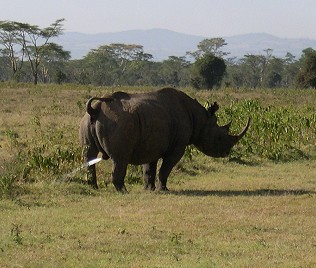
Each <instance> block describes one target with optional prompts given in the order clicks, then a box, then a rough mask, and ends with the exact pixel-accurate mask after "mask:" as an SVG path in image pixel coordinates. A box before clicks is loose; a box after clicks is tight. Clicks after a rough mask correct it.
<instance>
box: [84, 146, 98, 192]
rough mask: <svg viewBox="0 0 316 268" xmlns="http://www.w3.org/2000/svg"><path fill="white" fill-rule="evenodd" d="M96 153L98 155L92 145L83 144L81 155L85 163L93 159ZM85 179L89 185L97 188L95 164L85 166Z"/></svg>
mask: <svg viewBox="0 0 316 268" xmlns="http://www.w3.org/2000/svg"><path fill="white" fill-rule="evenodd" d="M97 155H98V151H97V148H96V147H95V146H93V145H90V146H85V147H84V148H83V150H82V156H83V159H84V162H85V163H87V162H88V161H90V160H92V159H95V158H96V157H97ZM86 180H87V182H88V184H89V185H91V186H92V187H93V188H95V189H98V183H97V174H96V169H95V165H92V166H89V167H88V168H87V173H86Z"/></svg>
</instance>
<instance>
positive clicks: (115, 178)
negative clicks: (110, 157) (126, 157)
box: [112, 161, 127, 192]
mask: <svg viewBox="0 0 316 268" xmlns="http://www.w3.org/2000/svg"><path fill="white" fill-rule="evenodd" d="M126 169H127V162H117V161H113V170H112V182H113V184H114V186H115V189H116V190H117V191H119V192H127V190H126V187H125V184H124V178H125V175H126Z"/></svg>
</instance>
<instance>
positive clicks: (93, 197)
mask: <svg viewBox="0 0 316 268" xmlns="http://www.w3.org/2000/svg"><path fill="white" fill-rule="evenodd" d="M115 90H130V91H146V90H148V89H147V88H131V89H128V88H93V87H79V86H76V85H65V86H56V85H48V86H46V85H39V86H37V87H34V86H32V85H28V84H2V85H0V95H1V98H0V112H1V116H0V216H1V224H0V264H1V267H316V257H315V256H316V234H315V222H316V214H315V211H316V202H315V201H316V179H315V178H316V161H315V143H316V140H315V132H316V127H315V126H316V119H315V114H316V113H315V108H314V107H316V105H315V104H316V93H315V91H312V90H305V91H295V90H282V89H280V90H275V91H271V90H265V89H260V90H239V91H236V90H231V89H228V90H221V91H211V92H209V91H193V90H191V89H185V90H186V92H187V93H188V94H189V95H191V96H192V97H194V98H197V99H198V100H199V101H200V102H201V103H203V104H204V103H206V101H207V100H208V101H209V102H212V101H218V102H219V104H220V105H221V110H220V111H219V122H220V123H221V124H224V123H227V121H229V120H230V119H233V126H232V128H233V129H232V131H233V132H238V131H240V130H241V128H242V127H243V124H245V122H246V118H247V116H248V115H250V116H251V118H252V123H251V128H250V129H249V132H248V133H247V135H246V136H245V137H244V139H243V140H242V142H241V143H240V144H239V145H238V146H237V147H236V148H235V149H234V151H233V152H232V155H231V156H230V157H229V158H227V159H219V160H216V159H212V158H208V157H206V156H203V155H202V154H200V153H198V152H197V151H196V150H195V149H192V148H191V147H190V148H189V149H188V150H187V151H186V154H185V157H184V158H183V160H182V161H181V162H180V163H179V164H178V165H177V167H176V168H175V169H174V170H173V172H172V174H171V176H170V178H169V181H168V186H169V188H170V189H171V191H170V192H168V193H159V192H154V193H151V192H146V191H143V189H142V185H141V182H140V181H141V180H140V178H139V176H140V171H139V169H136V168H130V169H129V171H128V176H127V178H126V180H127V182H128V184H127V188H128V190H129V193H128V194H125V195H122V194H119V193H116V192H115V190H114V187H113V186H112V185H111V184H108V185H106V184H105V183H104V182H103V180H104V179H108V178H109V176H110V171H111V162H110V161H102V162H100V163H99V164H98V165H97V170H98V175H99V182H100V185H101V188H100V190H97V191H96V190H93V189H91V188H90V187H89V186H87V185H85V184H84V183H82V182H83V181H82V177H83V176H82V175H83V174H82V172H78V173H75V174H73V175H72V176H71V179H72V181H71V182H68V178H67V177H66V174H69V173H71V172H72V171H73V170H74V169H76V168H78V167H79V166H80V165H81V157H80V152H81V148H80V146H79V144H78V141H77V140H78V137H77V136H78V125H79V122H80V118H81V116H82V115H83V113H84V106H85V101H86V100H87V98H88V97H89V96H93V95H98V96H100V95H102V94H103V93H104V92H113V91H115ZM285 128H287V130H285Z"/></svg>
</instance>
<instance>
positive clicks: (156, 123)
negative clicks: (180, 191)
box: [79, 88, 250, 191]
mask: <svg viewBox="0 0 316 268" xmlns="http://www.w3.org/2000/svg"><path fill="white" fill-rule="evenodd" d="M93 102H94V103H93ZM218 109H219V106H218V105H217V103H216V102H215V103H214V104H213V105H211V106H210V107H209V108H208V109H206V108H204V107H203V106H202V105H201V104H200V103H199V102H198V101H197V100H195V99H192V98H191V97H189V96H188V95H187V94H185V93H184V92H182V91H179V90H177V89H174V88H163V89H160V90H158V91H154V92H149V93H138V94H128V93H124V92H116V93H113V94H112V95H108V96H103V97H102V98H98V97H93V98H91V99H89V100H88V102H87V105H86V114H85V115H84V117H83V118H82V120H81V123H80V129H79V139H80V143H81V145H82V146H83V147H84V148H85V150H84V151H83V152H84V153H83V157H84V160H85V161H89V160H91V159H94V158H96V157H97V155H98V154H99V153H101V154H102V157H103V159H109V158H111V160H112V161H113V169H112V182H113V184H114V186H115V188H116V190H118V191H125V190H126V188H125V185H124V177H125V175H126V169H127V166H128V164H133V165H143V177H144V188H145V189H150V190H155V188H156V185H155V180H156V170H157V162H158V160H159V159H162V163H161V167H160V170H159V176H158V189H159V190H168V189H167V179H168V176H169V174H170V172H171V170H172V168H173V167H174V166H175V165H176V164H177V163H178V162H179V160H180V159H181V157H182V156H183V154H184V152H185V148H186V146H188V145H190V144H192V145H194V146H195V147H196V148H197V149H198V150H200V151H201V152H203V153H204V154H206V155H208V156H211V157H225V156H227V155H228V154H229V152H230V150H231V148H232V147H233V146H234V145H235V144H236V143H237V142H238V141H239V140H240V139H241V138H242V137H243V136H244V135H245V133H246V132H247V130H248V127H249V124H250V118H249V119H248V122H247V125H246V127H245V128H244V130H243V131H242V132H241V133H240V134H239V135H236V136H235V135H230V134H229V125H230V124H228V125H224V126H219V125H218V124H217V118H216V115H215V112H216V111H217V110H218ZM87 175H88V183H89V184H91V185H92V186H93V187H95V188H97V187H98V184H97V179H96V170H95V166H94V165H92V166H90V167H88V171H87Z"/></svg>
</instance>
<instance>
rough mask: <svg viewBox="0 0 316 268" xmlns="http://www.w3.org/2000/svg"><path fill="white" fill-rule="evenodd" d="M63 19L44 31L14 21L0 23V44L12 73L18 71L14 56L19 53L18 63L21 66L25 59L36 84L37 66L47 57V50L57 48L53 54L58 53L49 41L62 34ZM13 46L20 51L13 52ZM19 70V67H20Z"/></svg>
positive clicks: (34, 26)
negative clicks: (8, 60)
mask: <svg viewBox="0 0 316 268" xmlns="http://www.w3.org/2000/svg"><path fill="white" fill-rule="evenodd" d="M63 21H64V19H58V20H56V21H55V22H54V23H52V24H51V25H50V26H49V27H46V28H44V29H41V28H39V27H38V26H37V25H30V24H28V23H21V22H15V21H1V22H0V30H1V35H0V38H1V43H2V44H3V45H4V47H5V52H6V54H7V55H8V57H9V58H10V61H11V65H12V69H13V71H15V72H16V70H18V68H17V66H18V65H17V64H16V62H15V61H16V59H17V57H16V54H18V53H20V54H21V57H20V63H21V65H22V64H23V60H24V58H26V59H27V60H28V62H29V64H30V67H31V73H32V76H33V82H34V84H37V82H38V75H39V66H40V64H41V63H42V59H43V58H44V57H45V55H47V52H48V51H49V50H52V49H55V48H58V50H56V51H55V52H58V51H59V52H60V47H58V46H55V45H54V43H50V42H49V41H50V39H51V38H53V37H57V36H59V35H60V34H62V32H63V28H62V26H63V25H62V22H63ZM15 46H19V48H20V50H19V51H18V52H16V51H15ZM20 68H21V67H20Z"/></svg>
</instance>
